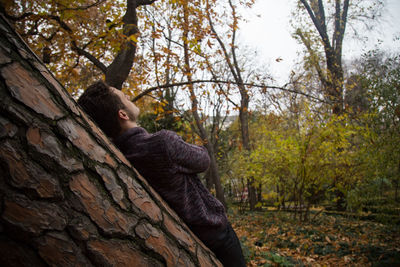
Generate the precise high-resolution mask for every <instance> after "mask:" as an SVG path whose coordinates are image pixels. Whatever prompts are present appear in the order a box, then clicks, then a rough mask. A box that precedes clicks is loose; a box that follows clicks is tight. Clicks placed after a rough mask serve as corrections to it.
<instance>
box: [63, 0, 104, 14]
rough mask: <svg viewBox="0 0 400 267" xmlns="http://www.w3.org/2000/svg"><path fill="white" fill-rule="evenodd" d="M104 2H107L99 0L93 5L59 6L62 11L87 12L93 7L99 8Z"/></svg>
mask: <svg viewBox="0 0 400 267" xmlns="http://www.w3.org/2000/svg"><path fill="white" fill-rule="evenodd" d="M104 1H105V0H98V1H96V2H94V3H93V4H91V5H85V6H77V7H67V6H66V5H63V4H62V3H57V4H58V5H60V6H62V7H63V9H61V10H60V11H67V10H75V11H77V10H87V9H89V8H91V7H95V6H98V5H100V4H102V3H103V2H104Z"/></svg>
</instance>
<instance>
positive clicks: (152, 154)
mask: <svg viewBox="0 0 400 267" xmlns="http://www.w3.org/2000/svg"><path fill="white" fill-rule="evenodd" d="M114 143H115V144H116V145H117V147H118V148H119V149H120V150H121V151H122V153H123V154H124V155H125V156H126V158H127V159H128V160H129V161H130V162H131V163H132V164H133V166H134V167H135V168H136V169H137V170H138V171H139V173H140V174H141V175H143V177H145V178H146V180H147V181H148V182H149V183H150V185H151V186H152V187H153V188H154V189H155V190H156V191H157V192H158V193H159V194H160V195H161V197H163V199H164V200H165V201H166V202H167V203H168V204H169V205H170V206H171V207H172V208H173V209H174V210H175V212H176V213H177V214H178V215H179V216H180V217H181V218H182V219H183V220H184V221H185V222H186V224H187V225H188V226H189V227H190V228H191V230H192V231H193V232H194V233H195V234H196V235H197V236H198V237H199V238H200V239H202V240H203V241H204V240H207V239H209V238H212V237H213V235H215V234H216V233H217V232H218V231H220V230H222V229H224V228H225V227H226V225H227V218H226V214H225V209H224V206H223V205H222V204H221V202H219V201H218V200H217V199H216V198H214V197H213V196H212V195H211V194H210V192H209V191H208V190H207V189H206V188H205V187H204V185H203V184H202V183H201V181H200V180H199V178H198V176H197V174H198V173H200V172H204V171H206V170H207V169H208V166H209V164H210V158H209V156H208V153H207V150H206V149H205V148H204V147H200V146H195V145H191V144H188V143H186V142H184V141H183V140H182V138H181V137H179V136H178V135H177V134H176V133H174V132H172V131H167V130H162V131H159V132H157V133H154V134H149V133H147V131H146V130H145V129H143V128H141V127H135V128H131V129H129V130H128V131H126V132H124V133H123V134H122V135H121V136H119V137H118V138H116V139H115V140H114Z"/></svg>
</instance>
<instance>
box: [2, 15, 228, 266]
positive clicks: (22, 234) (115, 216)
mask: <svg viewBox="0 0 400 267" xmlns="http://www.w3.org/2000/svg"><path fill="white" fill-rule="evenodd" d="M0 41H1V42H0V258H1V265H2V266H49V265H50V266H165V265H167V266H177V265H178V266H221V264H220V263H219V262H218V261H217V260H216V258H215V257H214V256H213V254H212V252H210V251H209V250H208V249H207V248H206V247H205V246H204V245H203V244H202V243H201V242H200V241H199V240H198V239H197V238H196V237H195V236H194V235H193V233H191V232H190V230H189V229H188V228H187V226H186V225H185V224H184V223H183V222H182V221H181V220H180V219H179V218H178V217H177V215H176V214H175V213H174V212H173V211H172V210H171V209H170V208H169V207H168V206H167V205H166V204H165V202H164V201H163V200H162V199H161V198H160V197H159V196H158V195H157V193H156V192H154V191H153V189H151V187H150V186H149V185H148V184H147V182H146V181H145V180H144V179H143V178H142V177H141V176H140V175H139V174H138V173H137V172H135V170H134V169H133V168H132V166H131V165H130V164H129V162H128V161H127V160H126V159H125V158H124V156H123V155H122V154H121V153H120V152H119V151H118V150H117V149H116V148H115V147H114V146H113V145H112V144H111V143H110V141H109V140H108V139H107V138H106V137H105V136H104V134H103V133H102V132H101V131H100V130H99V129H98V128H97V127H96V126H95V125H94V124H93V122H92V121H91V120H90V119H88V118H87V116H86V115H85V114H84V113H83V112H82V111H81V109H79V107H78V106H77V105H76V104H75V102H74V100H73V99H72V98H71V97H70V96H69V95H68V93H67V92H66V90H65V89H64V88H63V87H62V86H61V85H60V84H59V83H58V82H57V81H56V80H55V79H54V77H53V76H52V75H51V74H50V72H49V71H48V70H47V69H46V68H45V66H44V65H43V64H42V63H41V62H40V61H39V60H38V58H37V57H36V56H35V55H34V54H33V53H32V52H31V51H30V50H29V48H28V47H27V45H26V44H24V43H23V41H22V40H21V39H20V38H19V36H17V34H16V33H15V32H14V30H13V29H12V28H11V27H10V25H9V24H7V22H6V21H5V19H4V16H3V15H2V14H0Z"/></svg>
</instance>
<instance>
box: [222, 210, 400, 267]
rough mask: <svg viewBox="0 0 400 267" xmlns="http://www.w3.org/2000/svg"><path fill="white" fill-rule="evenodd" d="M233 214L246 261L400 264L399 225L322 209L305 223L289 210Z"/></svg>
mask: <svg viewBox="0 0 400 267" xmlns="http://www.w3.org/2000/svg"><path fill="white" fill-rule="evenodd" d="M228 216H229V219H230V221H231V223H232V226H233V228H234V229H235V231H236V233H237V235H238V237H239V239H240V241H241V243H242V247H243V253H244V256H245V258H246V261H247V266H400V226H399V225H393V224H392V225H391V224H381V223H377V222H372V221H361V220H357V219H354V218H346V217H343V216H333V215H319V216H318V217H317V219H316V220H315V221H314V222H309V223H301V222H299V221H297V220H294V219H292V218H291V214H289V213H287V212H276V211H264V212H245V213H239V212H238V211H237V210H236V209H235V208H231V209H230V211H229V213H228Z"/></svg>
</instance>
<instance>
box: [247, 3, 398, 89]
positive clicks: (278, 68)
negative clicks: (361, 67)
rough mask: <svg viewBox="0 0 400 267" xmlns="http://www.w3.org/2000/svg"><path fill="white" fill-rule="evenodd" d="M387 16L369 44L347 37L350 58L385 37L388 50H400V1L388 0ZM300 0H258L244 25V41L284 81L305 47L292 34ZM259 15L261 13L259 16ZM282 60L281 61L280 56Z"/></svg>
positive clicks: (368, 34) (371, 33) (346, 49)
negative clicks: (398, 39) (278, 59)
mask: <svg viewBox="0 0 400 267" xmlns="http://www.w3.org/2000/svg"><path fill="white" fill-rule="evenodd" d="M386 1H387V5H386V7H385V10H384V14H383V18H382V21H381V23H379V24H378V25H377V26H376V27H375V28H374V30H373V32H370V33H367V36H366V37H368V43H366V44H362V43H360V42H350V41H349V40H346V39H345V43H344V51H343V56H344V59H350V58H352V57H355V56H359V55H361V54H363V53H364V52H366V51H367V50H370V49H371V48H373V47H374V45H376V44H377V43H378V40H382V41H383V43H382V46H383V48H386V49H391V50H394V49H396V50H397V51H399V50H400V41H394V40H393V39H394V37H395V36H397V37H399V38H400V0H386ZM295 2H296V0H258V1H257V3H256V5H255V6H254V8H252V9H251V10H250V11H248V12H246V14H245V18H246V19H247V20H248V22H247V23H243V24H242V25H241V33H240V36H241V42H244V43H245V44H246V45H248V46H251V47H253V48H254V49H257V50H258V51H259V58H260V60H261V61H262V62H264V63H265V64H266V65H269V69H270V71H271V73H272V74H273V77H276V78H277V80H278V81H279V82H280V83H284V82H285V81H286V78H287V76H288V74H289V73H290V70H291V68H292V66H293V63H294V62H295V61H296V59H297V58H298V52H299V51H301V49H302V47H301V46H300V45H299V44H298V43H297V42H296V41H295V40H294V39H293V38H292V37H291V31H292V28H291V27H290V25H289V21H290V16H291V11H292V10H293V9H294V4H295ZM257 15H259V16H257ZM277 58H280V59H282V60H281V61H280V62H277V61H276V59H277Z"/></svg>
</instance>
